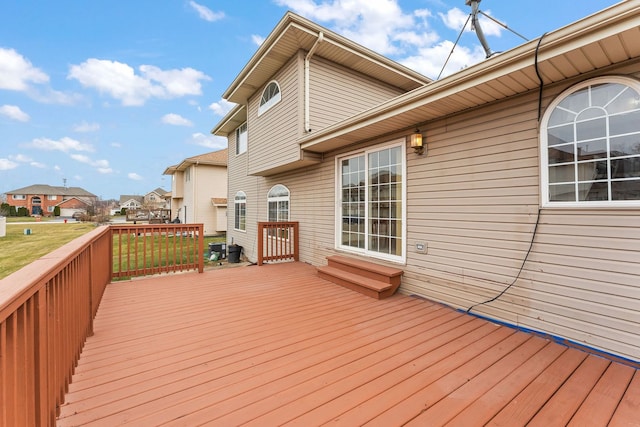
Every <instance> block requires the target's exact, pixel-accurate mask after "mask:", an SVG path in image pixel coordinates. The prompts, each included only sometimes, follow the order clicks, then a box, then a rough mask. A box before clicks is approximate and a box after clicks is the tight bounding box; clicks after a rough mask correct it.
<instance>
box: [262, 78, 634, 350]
mask: <svg viewBox="0 0 640 427" xmlns="http://www.w3.org/2000/svg"><path fill="white" fill-rule="evenodd" d="M567 86H568V85H559V86H556V87H555V88H553V89H548V90H547V92H546V93H545V98H544V105H547V104H548V103H549V102H550V101H551V100H552V99H553V98H554V97H555V96H556V95H557V94H559V93H560V92H561V91H562V90H563V89H565V88H566V87H567ZM426 140H427V144H428V153H427V154H426V155H425V156H417V155H415V154H414V153H413V152H412V151H411V150H410V149H407V153H408V154H407V170H408V172H407V175H408V176H407V186H408V187H407V192H408V195H407V198H408V204H407V242H406V243H407V263H406V265H405V266H403V268H404V270H405V275H404V277H403V285H402V287H401V292H403V293H407V294H416V295H421V296H423V297H425V298H429V299H432V300H435V301H439V302H443V303H445V304H448V305H451V306H454V307H456V308H461V309H467V308H468V307H470V306H472V305H474V304H476V303H479V302H482V301H486V300H488V299H490V298H493V297H495V296H496V295H498V294H499V293H500V292H501V291H502V290H504V289H505V288H506V287H507V286H509V284H511V283H512V282H513V281H514V279H515V278H516V277H517V276H518V272H519V269H520V267H521V265H522V262H523V260H524V259H525V257H526V256H527V250H528V249H529V245H530V242H531V239H532V237H533V230H534V228H535V224H536V219H537V216H538V208H539V206H540V198H539V197H540V196H539V193H540V174H539V159H538V157H539V147H538V122H537V93H531V94H527V95H524V96H520V97H517V98H514V99H511V100H509V101H505V102H501V103H496V104H494V105H490V106H487V107H485V108H482V109H479V110H477V111H474V112H469V113H466V114H463V115H459V116H456V117H450V118H447V119H444V120H441V121H438V122H434V123H431V124H429V126H428V130H427V132H426ZM332 154H334V155H325V160H324V162H323V163H322V164H321V165H318V166H317V167H314V168H308V169H305V170H304V172H296V173H290V174H287V175H282V176H280V177H273V178H272V180H273V181H278V182H280V183H282V184H284V185H287V186H288V187H289V189H290V190H291V218H292V220H297V221H300V223H301V228H300V237H301V241H300V246H301V260H302V261H304V262H309V263H312V264H314V265H321V264H326V256H327V255H330V254H331V253H333V252H335V250H334V234H335V231H334V230H335V155H338V154H339V153H332ZM265 194H266V193H265ZM263 197H266V196H263ZM416 242H424V243H426V244H427V247H428V250H427V253H426V254H418V253H416V251H415V244H416ZM638 260H640V209H586V208H581V209H562V208H547V209H542V210H541V211H540V220H539V224H538V228H537V232H536V236H535V240H534V243H533V246H532V251H531V253H530V254H529V257H528V259H527V262H526V263H525V265H524V269H523V271H522V273H521V275H520V278H519V279H518V280H517V281H516V282H515V284H514V285H513V286H512V287H511V288H510V289H509V290H508V291H507V292H506V293H505V294H504V295H503V296H502V297H501V298H500V299H498V300H497V301H495V302H492V303H491V304H486V305H479V306H476V307H475V308H474V310H473V312H475V313H477V314H481V315H484V316H489V317H492V318H495V319H498V320H501V321H505V322H509V323H512V324H515V325H518V326H521V327H525V328H531V329H534V330H538V331H544V332H546V333H550V334H553V335H557V336H561V337H564V338H566V339H569V340H571V341H574V342H578V343H581V344H585V345H588V346H593V347H595V348H599V349H602V350H604V351H608V352H611V353H615V354H618V355H620V356H623V357H627V358H630V359H634V360H640V346H639V345H638V344H637V343H638V334H637V331H638V330H640V311H638V307H640V289H639V288H640V264H639V263H638ZM380 262H382V261H380ZM383 263H384V262H383Z"/></svg>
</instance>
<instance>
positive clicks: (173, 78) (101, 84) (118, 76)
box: [68, 58, 211, 106]
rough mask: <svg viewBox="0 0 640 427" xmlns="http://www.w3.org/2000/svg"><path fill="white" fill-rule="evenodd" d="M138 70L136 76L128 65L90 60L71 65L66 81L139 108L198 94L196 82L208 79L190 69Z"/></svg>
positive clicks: (152, 67) (199, 86)
mask: <svg viewBox="0 0 640 427" xmlns="http://www.w3.org/2000/svg"><path fill="white" fill-rule="evenodd" d="M139 71H140V74H136V71H135V70H134V69H133V68H132V67H131V66H129V65H127V64H124V63H122V62H117V61H109V60H103V59H95V58H90V59H88V60H86V61H85V62H83V63H82V64H80V65H72V66H71V68H70V70H69V75H68V78H69V79H75V80H77V81H78V82H80V84H81V85H82V86H84V87H90V88H95V89H97V90H98V91H99V92H100V93H105V94H108V95H110V96H112V97H113V98H115V99H117V100H119V101H120V102H121V103H122V105H125V106H139V105H143V104H144V103H145V102H146V101H147V100H148V99H149V98H163V99H169V98H176V97H181V96H186V95H200V94H202V85H201V83H200V81H201V80H211V78H210V77H209V76H207V75H206V74H204V73H203V72H201V71H198V70H194V69H193V68H183V69H180V70H178V69H174V70H167V71H164V70H161V69H160V68H158V67H155V66H153V65H141V66H140V67H139Z"/></svg>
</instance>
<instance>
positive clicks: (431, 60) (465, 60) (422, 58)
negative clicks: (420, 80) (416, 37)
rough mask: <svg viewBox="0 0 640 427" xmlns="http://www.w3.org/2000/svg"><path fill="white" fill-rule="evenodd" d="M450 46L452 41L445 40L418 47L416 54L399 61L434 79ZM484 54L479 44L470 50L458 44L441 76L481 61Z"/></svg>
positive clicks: (451, 46) (447, 54) (449, 50)
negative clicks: (421, 47) (429, 45)
mask: <svg viewBox="0 0 640 427" xmlns="http://www.w3.org/2000/svg"><path fill="white" fill-rule="evenodd" d="M452 48H453V42H451V41H449V40H445V41H443V42H441V43H438V44H437V45H435V46H432V47H426V48H423V49H420V50H419V51H418V52H417V54H416V55H414V56H410V57H408V58H405V59H403V60H402V61H400V62H401V63H402V64H403V65H405V66H407V67H409V68H411V69H413V70H416V71H417V72H419V73H421V74H424V75H425V76H429V77H431V78H433V79H435V78H437V77H438V74H440V71H441V70H442V67H443V65H444V62H445V61H446V59H447V57H448V56H449V54H450V53H451V49H452ZM485 56H486V55H485V52H484V50H483V49H482V47H480V46H475V48H474V49H473V50H471V49H469V48H468V47H465V46H460V45H458V46H457V47H456V48H455V49H454V50H453V54H451V58H449V62H448V63H447V67H446V68H445V69H444V71H443V72H442V77H444V76H447V75H449V74H453V73H455V72H457V71H460V70H462V69H464V68H466V67H468V66H470V65H473V64H475V63H478V62H480V61H482V60H483V59H484V58H485Z"/></svg>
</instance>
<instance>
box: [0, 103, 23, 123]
mask: <svg viewBox="0 0 640 427" xmlns="http://www.w3.org/2000/svg"><path fill="white" fill-rule="evenodd" d="M0 114H2V115H3V116H7V117H9V118H10V119H12V120H16V121H19V122H28V121H29V119H30V117H29V115H28V114H27V113H25V112H24V111H22V110H21V109H20V107H18V106H16V105H2V106H0Z"/></svg>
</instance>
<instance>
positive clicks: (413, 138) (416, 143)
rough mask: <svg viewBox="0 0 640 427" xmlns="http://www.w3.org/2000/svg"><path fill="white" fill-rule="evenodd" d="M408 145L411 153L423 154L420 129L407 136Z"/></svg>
mask: <svg viewBox="0 0 640 427" xmlns="http://www.w3.org/2000/svg"><path fill="white" fill-rule="evenodd" d="M409 145H411V148H413V151H414V152H415V153H416V154H420V155H422V154H424V151H425V148H426V147H425V146H424V145H423V140H422V134H421V133H420V129H416V131H415V132H414V133H412V134H411V135H409Z"/></svg>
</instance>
